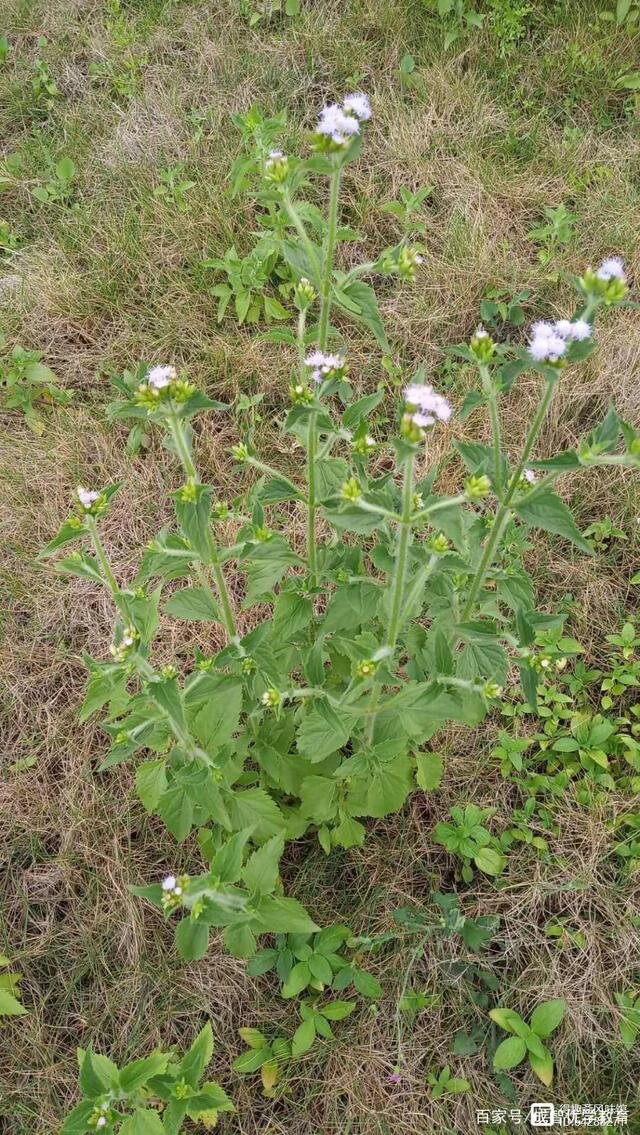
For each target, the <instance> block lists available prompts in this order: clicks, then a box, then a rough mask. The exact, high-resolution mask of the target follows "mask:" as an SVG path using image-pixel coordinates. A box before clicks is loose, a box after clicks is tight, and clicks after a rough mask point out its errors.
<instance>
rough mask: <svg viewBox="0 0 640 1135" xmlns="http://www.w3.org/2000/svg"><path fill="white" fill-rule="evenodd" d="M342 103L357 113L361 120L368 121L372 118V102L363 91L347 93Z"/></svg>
mask: <svg viewBox="0 0 640 1135" xmlns="http://www.w3.org/2000/svg"><path fill="white" fill-rule="evenodd" d="M342 105H343V106H344V109H345V110H347V111H350V112H351V114H355V116H356V118H359V119H360V121H361V122H368V121H369V119H370V118H371V103H370V102H369V99H368V97H367V96H366V95H365V94H364V93H363V92H362V91H355V92H354V94H352V95H347V97H346V99H345V100H344V103H343V104H342Z"/></svg>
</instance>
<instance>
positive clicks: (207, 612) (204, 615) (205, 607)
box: [164, 587, 220, 623]
mask: <svg viewBox="0 0 640 1135" xmlns="http://www.w3.org/2000/svg"><path fill="white" fill-rule="evenodd" d="M164 611H165V614H166V615H173V617H174V619H190V620H192V621H193V622H201V623H207V622H217V621H218V620H219V619H220V611H219V610H218V605H217V603H216V602H215V600H214V598H213V596H212V594H211V592H210V591H207V590H206V588H204V587H183V588H182V589H181V590H180V591H176V592H174V594H173V595H172V596H171V598H170V599H169V600H168V601H167V602H166V603H165V605H164Z"/></svg>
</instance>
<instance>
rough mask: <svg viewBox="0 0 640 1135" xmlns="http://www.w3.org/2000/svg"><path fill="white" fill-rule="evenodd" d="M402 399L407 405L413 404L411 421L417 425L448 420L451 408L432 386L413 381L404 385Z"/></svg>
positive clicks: (451, 411)
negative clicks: (413, 409)
mask: <svg viewBox="0 0 640 1135" xmlns="http://www.w3.org/2000/svg"><path fill="white" fill-rule="evenodd" d="M403 394H404V399H405V402H406V403H407V405H408V406H414V407H415V412H414V413H413V414H412V418H413V421H414V422H415V424H416V425H417V426H423V427H424V426H432V425H433V424H434V422H436V421H440V422H448V421H449V418H450V417H451V415H452V413H453V408H452V406H451V405H450V404H449V402H447V399H446V398H443V396H442V394H438V393H437V391H436V390H434V389H433V387H432V386H428V385H426V384H424V383H413V384H411V385H409V386H405V388H404V391H403Z"/></svg>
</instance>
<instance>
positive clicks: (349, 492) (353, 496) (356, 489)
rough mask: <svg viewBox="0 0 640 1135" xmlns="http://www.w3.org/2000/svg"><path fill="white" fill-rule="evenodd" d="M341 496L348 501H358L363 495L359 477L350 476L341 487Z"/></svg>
mask: <svg viewBox="0 0 640 1135" xmlns="http://www.w3.org/2000/svg"><path fill="white" fill-rule="evenodd" d="M340 496H341V497H342V499H343V500H346V501H358V500H360V497H361V496H362V486H361V484H360V482H359V481H358V479H357V477H349V478H348V480H346V481H345V482H344V484H343V485H342V487H341V489H340Z"/></svg>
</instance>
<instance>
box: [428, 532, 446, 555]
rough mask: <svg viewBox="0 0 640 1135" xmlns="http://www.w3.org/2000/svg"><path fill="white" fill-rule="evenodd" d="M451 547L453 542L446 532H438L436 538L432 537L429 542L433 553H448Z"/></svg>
mask: <svg viewBox="0 0 640 1135" xmlns="http://www.w3.org/2000/svg"><path fill="white" fill-rule="evenodd" d="M450 547H451V541H450V540H448V539H447V537H446V536H445V534H444V532H438V534H437V535H436V536H432V537H431V539H430V540H429V549H430V551H432V552H439V553H442V552H448V551H449V548H450Z"/></svg>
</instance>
